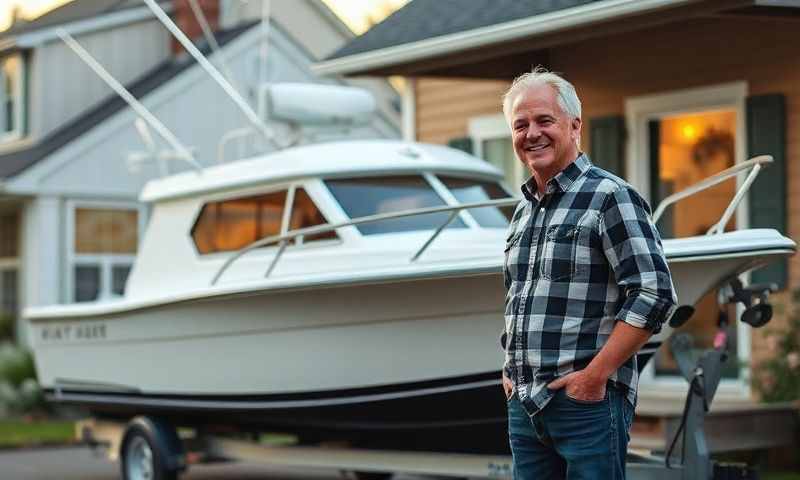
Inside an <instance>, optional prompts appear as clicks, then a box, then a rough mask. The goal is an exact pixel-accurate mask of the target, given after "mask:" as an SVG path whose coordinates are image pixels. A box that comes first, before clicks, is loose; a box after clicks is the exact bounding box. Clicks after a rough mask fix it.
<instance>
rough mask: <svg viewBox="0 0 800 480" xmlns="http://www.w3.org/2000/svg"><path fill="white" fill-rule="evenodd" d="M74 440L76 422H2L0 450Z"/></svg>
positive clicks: (0, 423)
mask: <svg viewBox="0 0 800 480" xmlns="http://www.w3.org/2000/svg"><path fill="white" fill-rule="evenodd" d="M74 438H75V424H74V422H64V421H37V422H26V421H24V420H0V448H14V447H26V446H31V445H43V444H65V443H70V442H72V441H74Z"/></svg>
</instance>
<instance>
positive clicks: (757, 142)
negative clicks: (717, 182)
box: [747, 94, 788, 288]
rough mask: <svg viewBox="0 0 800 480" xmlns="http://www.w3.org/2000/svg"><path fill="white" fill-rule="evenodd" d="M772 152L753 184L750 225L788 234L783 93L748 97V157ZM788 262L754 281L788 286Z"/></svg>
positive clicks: (771, 267) (768, 269)
mask: <svg viewBox="0 0 800 480" xmlns="http://www.w3.org/2000/svg"><path fill="white" fill-rule="evenodd" d="M757 155H772V158H773V159H774V162H773V163H771V164H769V165H768V166H767V167H766V168H765V169H763V170H761V172H760V173H759V174H758V178H757V179H756V181H755V182H754V183H753V185H752V186H751V187H750V193H749V195H750V196H749V214H750V219H749V220H750V228H774V229H776V230H778V231H779V232H781V233H783V234H784V235H785V234H786V176H787V171H786V99H785V98H784V96H783V95H782V94H771V95H757V96H753V97H749V98H748V99H747V157H748V158H752V157H755V156H757ZM787 271H788V264H787V261H786V260H785V259H784V260H781V261H778V262H773V263H771V264H769V265H767V266H766V267H763V268H760V269H758V270H756V271H754V272H753V274H752V277H751V280H752V281H753V283H767V282H772V283H777V284H778V286H779V287H780V288H783V287H785V286H786V279H787Z"/></svg>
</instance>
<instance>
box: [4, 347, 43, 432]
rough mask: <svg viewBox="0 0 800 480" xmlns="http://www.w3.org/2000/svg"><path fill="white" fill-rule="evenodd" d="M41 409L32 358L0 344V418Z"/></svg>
mask: <svg viewBox="0 0 800 480" xmlns="http://www.w3.org/2000/svg"><path fill="white" fill-rule="evenodd" d="M43 407H44V397H43V395H42V391H41V389H40V388H39V384H38V382H37V381H36V369H35V368H34V365H33V356H32V355H31V354H30V352H28V351H27V350H24V349H22V348H20V347H17V346H15V345H13V344H11V343H8V342H6V343H2V344H0V417H2V416H6V415H9V414H25V413H30V412H33V411H36V410H42V409H43Z"/></svg>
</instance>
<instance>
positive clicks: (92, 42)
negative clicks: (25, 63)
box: [28, 21, 170, 139]
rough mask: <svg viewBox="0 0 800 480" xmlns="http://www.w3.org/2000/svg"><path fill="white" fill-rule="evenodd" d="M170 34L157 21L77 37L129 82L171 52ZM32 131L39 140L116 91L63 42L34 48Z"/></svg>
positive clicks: (118, 75)
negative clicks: (168, 36)
mask: <svg viewBox="0 0 800 480" xmlns="http://www.w3.org/2000/svg"><path fill="white" fill-rule="evenodd" d="M167 35H168V33H167V32H166V30H165V29H164V27H163V26H161V24H160V23H158V22H157V21H146V22H138V23H134V24H130V25H126V26H124V27H117V28H114V29H109V30H101V31H97V32H93V33H89V34H85V35H80V36H78V37H77V38H76V40H77V41H78V42H79V43H80V44H81V45H82V46H83V47H84V48H86V50H88V51H89V53H91V54H92V56H94V57H95V58H96V59H97V60H98V61H99V62H100V63H101V64H102V65H103V66H104V67H105V68H106V69H107V70H108V71H109V72H111V73H112V74H113V75H114V76H115V77H116V78H117V79H118V80H119V81H120V82H122V83H123V84H129V83H131V82H132V81H133V80H135V79H137V78H138V77H140V76H141V75H142V74H143V73H145V72H147V71H149V70H150V69H152V68H153V67H155V66H156V65H158V64H159V63H161V62H162V61H164V60H165V59H166V58H167V57H168V55H169V53H170V52H169V48H170V43H169V40H168V38H167ZM29 78H30V85H31V87H30V94H29V98H30V105H31V111H30V115H29V117H28V118H29V124H28V125H29V132H30V134H31V137H32V138H35V139H39V138H42V137H44V136H46V135H47V134H48V133H50V132H52V131H53V130H55V129H56V128H58V127H59V126H61V125H64V124H65V123H67V122H69V121H70V120H71V119H74V118H75V117H77V116H78V115H80V114H81V113H83V112H85V111H86V110H88V109H89V108H91V107H92V106H93V105H95V104H97V103H98V102H100V101H102V100H104V99H105V98H107V97H108V96H109V95H110V94H111V93H112V91H111V89H110V88H108V86H106V84H105V83H104V82H103V81H102V80H100V78H99V77H98V76H97V75H96V74H95V73H94V72H93V71H92V70H91V69H89V67H87V66H86V65H85V64H84V63H83V61H82V60H81V59H80V58H78V56H77V55H75V54H74V53H73V52H72V50H70V49H69V48H68V47H67V46H66V45H64V44H63V43H62V42H60V41H55V42H49V43H46V44H44V45H42V46H40V47H38V48H36V49H35V50H34V53H33V55H32V56H31V59H30V77H29Z"/></svg>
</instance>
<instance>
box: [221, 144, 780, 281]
mask: <svg viewBox="0 0 800 480" xmlns="http://www.w3.org/2000/svg"><path fill="white" fill-rule="evenodd" d="M769 162H772V157H771V156H769V155H762V156H758V157H754V158H752V159H750V160H747V161H745V162H742V163H741V164H739V165H735V166H733V167H731V168H728V169H726V170H723V171H721V172H719V173H717V174H715V175H712V176H710V177H708V178H707V179H705V180H703V181H701V182H698V183H696V184H694V185H692V186H691V187H689V188H687V189H685V190H681V191H680V192H677V193H674V194H672V195H669V196H668V197H666V198H665V199H664V200H662V201H661V203H659V204H658V208H656V210H655V213H654V214H653V222H654V223H655V222H658V219H659V218H661V215H663V213H664V211H665V210H666V208H667V207H669V206H670V205H673V204H674V203H676V202H678V201H680V200H683V199H684V198H686V197H689V196H692V195H694V194H696V193H698V192H701V191H703V190H706V189H708V188H710V187H713V186H715V185H717V184H719V183H722V182H724V181H725V180H728V179H729V178H732V177H734V176H736V175H738V174H739V173H740V172H742V171H744V170H749V173H748V175H747V177H746V178H745V180H744V182H742V185H741V186H740V187H739V189H738V190H737V192H736V194H735V195H734V197H733V199H732V200H731V202H730V204H729V205H728V207H727V208H726V209H725V212H724V213H723V214H722V217H721V218H720V220H719V222H717V223H716V224H715V225H713V226H712V227H711V228H710V229H709V231H708V232H707V234H709V235H710V234H716V233H722V232H723V231H724V230H725V225H726V224H727V223H728V221H730V218H731V216H733V214H734V212H735V211H736V208H737V207H738V206H739V204H740V203H741V201H742V199H743V198H744V196H745V195H746V194H747V192H748V190H750V186H751V185H752V184H753V181H755V179H756V177H757V176H758V173H759V171H760V170H761V168H762V165H764V164H766V163H769ZM518 202H519V199H517V198H503V199H498V200H486V201H482V202H473V203H462V204H458V205H444V206H439V207H425V208H415V209H411V210H403V211H400V212H391V213H380V214H375V215H367V216H364V217H358V218H354V219H350V220H348V221H346V222H339V223H324V224H321V225H315V226H312V227H305V228H299V229H297V230H290V231H288V232H286V233H283V234H279V235H272V236H269V237H264V238H261V239H259V240H256V241H255V242H252V243H250V244H248V245H246V246H245V247H242V248H241V249H239V250H237V251H235V252H233V254H231V256H230V257H228V258H227V259H226V260H225V262H224V263H223V264H222V265H221V266H220V268H219V270H218V271H217V273H216V274H215V275H214V277H213V278H212V280H211V285H215V284H216V283H217V281H219V279H220V278H221V277H222V274H223V273H225V271H226V270H228V268H229V267H230V266H231V265H232V264H233V263H234V262H235V261H236V260H238V259H239V258H241V257H242V256H244V255H246V254H247V253H249V252H251V251H252V250H255V249H256V248H260V247H264V246H267V245H271V244H278V251H277V252H276V253H275V257H274V258H273V259H272V262H270V264H269V267H268V268H267V271H266V273H265V274H264V277H265V278H266V277H269V275H270V274H271V273H272V272H273V270H275V266H276V265H277V264H278V262H279V261H280V259H281V258H282V256H283V253H284V252H285V250H286V247H288V246H289V243H290V242H291V241H292V240H294V239H296V238H298V237H305V236H310V235H316V234H320V233H326V232H331V231H335V230H337V229H339V228H344V227H351V226H356V225H363V224H367V223H374V222H381V221H385V220H392V219H396V218H403V217H414V216H419V215H429V214H432V213H449V215H448V216H447V219H445V221H444V222H442V223H441V224H440V225H439V226H438V227H437V228H436V229H435V230H434V232H433V233H432V234H431V235H430V236H429V237H428V238H427V239H426V240H425V242H424V243H423V244H422V245H421V246H420V247H419V248H418V249H417V251H416V252H415V253H414V255H412V256H411V257H410V258H409V263H413V262H415V261H417V259H419V257H420V256H421V255H422V254H423V253H424V252H425V250H427V249H428V247H429V246H430V245H431V244H432V243H433V242H434V241H435V240H436V238H437V237H438V236H439V234H441V233H442V231H444V229H445V228H447V226H448V225H450V224H451V223H452V222H453V220H455V219H456V217H457V216H458V214H459V213H460V212H461V211H463V210H470V209H473V208H485V207H508V206H512V205H516V204H517V203H518Z"/></svg>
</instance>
